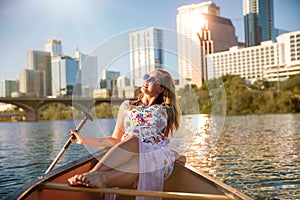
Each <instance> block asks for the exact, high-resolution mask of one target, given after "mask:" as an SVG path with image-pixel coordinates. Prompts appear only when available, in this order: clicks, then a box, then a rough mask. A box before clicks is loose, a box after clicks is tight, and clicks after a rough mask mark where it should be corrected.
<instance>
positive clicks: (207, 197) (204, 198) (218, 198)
mask: <svg viewBox="0 0 300 200" xmlns="http://www.w3.org/2000/svg"><path fill="white" fill-rule="evenodd" d="M41 189H49V190H64V191H73V192H91V193H99V194H101V193H108V194H117V195H125V196H145V197H161V198H168V199H190V200H191V199H197V200H230V199H232V198H230V197H228V196H226V195H217V194H199V193H189V192H164V191H147V190H134V189H119V188H87V187H71V186H69V185H67V184H60V183H45V184H42V185H41Z"/></svg>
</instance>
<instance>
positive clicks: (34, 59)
mask: <svg viewBox="0 0 300 200" xmlns="http://www.w3.org/2000/svg"><path fill="white" fill-rule="evenodd" d="M26 62H27V69H30V70H34V71H38V70H40V71H44V72H45V75H44V76H45V78H44V81H45V85H46V90H45V95H46V96H51V95H52V83H51V80H52V76H51V53H49V52H45V51H36V50H32V51H28V52H27V57H26Z"/></svg>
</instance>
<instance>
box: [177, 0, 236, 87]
mask: <svg viewBox="0 0 300 200" xmlns="http://www.w3.org/2000/svg"><path fill="white" fill-rule="evenodd" d="M176 21H177V32H178V37H177V40H178V65H179V85H181V86H184V85H186V84H195V85H197V86H198V87H201V86H202V83H203V81H205V80H207V67H206V65H207V61H206V55H207V54H210V53H214V52H220V51H225V50H228V49H229V48H230V47H232V46H236V45H237V44H238V40H237V37H236V36H235V29H234V27H233V25H232V23H231V20H229V19H226V18H223V17H220V8H219V7H218V6H217V5H216V4H215V3H213V2H211V1H208V2H203V3H199V4H191V5H185V6H181V7H179V8H178V14H177V18H176Z"/></svg>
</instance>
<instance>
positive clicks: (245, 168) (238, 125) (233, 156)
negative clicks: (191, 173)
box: [186, 115, 300, 199]
mask: <svg viewBox="0 0 300 200" xmlns="http://www.w3.org/2000/svg"><path fill="white" fill-rule="evenodd" d="M299 122H300V115H261V116H234V117H227V118H226V123H225V126H224V129H223V130H222V132H221V133H220V137H219V138H218V142H217V144H215V145H214V144H211V143H210V140H209V138H210V134H209V131H208V130H209V127H208V128H207V129H206V130H203V131H202V132H199V133H197V134H196V135H195V139H194V140H193V143H192V145H191V147H190V148H189V150H188V151H187V153H186V156H187V162H188V163H189V164H190V165H192V166H193V167H196V168H197V169H199V170H201V171H204V172H206V173H208V174H210V175H211V176H214V177H216V178H217V179H219V180H221V181H223V182H225V183H226V184H228V185H230V186H232V187H234V188H237V189H239V190H241V191H242V192H244V193H246V194H248V195H249V196H251V197H253V198H254V199H272V198H278V199H295V198H296V197H299V196H300V123H299Z"/></svg>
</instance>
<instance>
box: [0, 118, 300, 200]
mask: <svg viewBox="0 0 300 200" xmlns="http://www.w3.org/2000/svg"><path fill="white" fill-rule="evenodd" d="M214 119H215V118H213V119H212V118H209V116H207V115H188V116H184V118H183V119H182V120H183V123H182V124H183V126H182V127H181V129H180V130H179V131H178V132H177V133H175V138H174V139H172V142H173V144H172V147H173V148H174V149H175V150H176V151H178V152H179V153H181V154H184V155H186V157H187V163H188V164H190V165H192V166H193V167H195V168H197V169H199V170H201V171H204V172H206V173H208V174H210V175H211V176H213V177H216V178H217V179H219V180H221V181H223V182H224V183H226V184H228V185H230V186H231V187H234V188H236V189H238V190H240V191H241V192H243V193H245V194H247V195H249V196H250V197H252V198H254V199H284V200H285V199H297V198H298V199H299V197H300V115H299V114H284V115H252V116H232V117H226V121H225V124H224V127H222V128H220V127H221V125H220V124H218V123H219V121H218V120H216V121H214ZM114 123H115V121H114V120H107V119H105V120H104V119H101V120H94V122H89V123H87V124H86V126H85V127H84V128H83V130H82V132H83V133H84V134H85V135H87V136H90V137H97V135H99V127H101V131H102V133H100V136H103V134H110V133H111V131H112V130H113V127H114ZM214 123H216V125H214ZM222 126H223V124H222ZM70 128H74V122H73V121H47V122H38V123H29V122H25V123H23V122H18V123H1V126H0V134H1V143H0V158H1V159H0V199H3V198H5V197H6V196H7V195H8V194H10V193H12V192H13V191H15V190H16V189H18V188H19V187H20V186H22V185H23V184H24V183H26V182H27V181H29V180H31V179H33V178H36V177H37V176H40V175H41V174H44V172H45V171H46V169H47V168H48V167H49V165H50V164H51V162H52V161H53V159H54V158H55V157H56V155H57V154H58V152H59V151H60V149H61V148H62V146H63V145H64V143H65V142H66V141H67V138H68V132H69V129H70ZM212 129H214V130H212ZM96 150H97V149H95V148H85V147H83V146H80V145H76V144H72V145H71V146H70V147H69V149H68V150H67V151H66V153H65V154H64V155H63V157H62V158H61V160H60V161H59V162H58V163H57V167H58V166H62V165H64V164H66V163H69V162H70V161H73V160H76V159H78V158H80V157H82V156H84V155H87V154H89V153H91V152H93V151H96Z"/></svg>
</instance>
